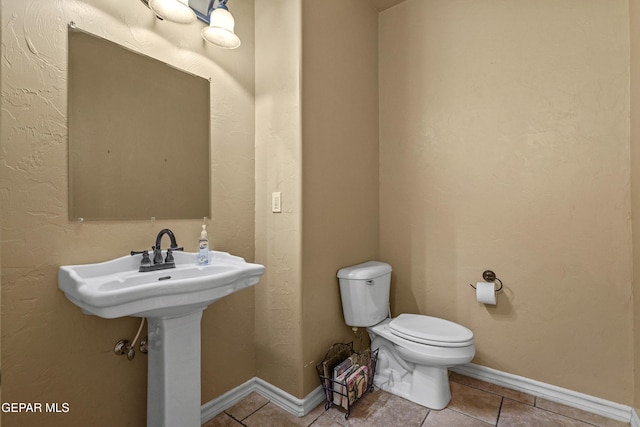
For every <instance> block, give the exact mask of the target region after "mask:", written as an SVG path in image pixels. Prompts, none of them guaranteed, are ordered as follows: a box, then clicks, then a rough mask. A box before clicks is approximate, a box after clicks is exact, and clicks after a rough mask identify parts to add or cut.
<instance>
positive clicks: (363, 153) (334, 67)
mask: <svg viewBox="0 0 640 427" xmlns="http://www.w3.org/2000/svg"><path fill="white" fill-rule="evenodd" d="M302 11H303V13H302V17H303V18H302V21H303V30H302V40H303V43H302V52H303V61H302V64H303V79H302V80H303V85H302V87H303V95H302V100H303V102H302V123H303V131H302V135H303V138H302V140H303V144H302V147H303V148H302V153H303V154H302V158H303V163H302V164H303V174H302V188H303V202H302V207H303V208H302V211H303V218H302V223H303V227H302V230H303V246H302V247H303V250H302V253H303V256H302V270H303V274H302V314H303V316H302V322H303V337H302V345H303V352H304V354H303V360H304V394H307V393H309V392H311V391H312V390H313V389H314V388H315V387H317V386H318V384H319V380H318V377H317V374H316V370H315V365H316V364H317V363H318V362H319V361H320V360H321V359H322V357H323V356H324V354H325V352H326V350H327V348H328V347H329V346H330V345H331V344H333V343H335V342H348V341H351V340H353V341H355V342H354V344H355V345H356V346H358V345H362V346H368V338H367V337H366V332H365V331H364V330H363V331H362V333H363V334H364V337H365V339H364V341H363V342H362V343H359V342H358V341H357V340H356V339H355V337H354V335H353V333H352V332H351V329H350V328H348V327H347V326H346V325H345V323H344V317H343V315H342V306H341V301H340V289H339V287H338V280H337V279H336V272H337V271H338V270H339V269H340V268H341V267H344V266H347V265H353V264H356V263H358V262H363V261H368V260H371V259H377V257H378V244H379V242H378V240H379V239H378V237H379V236H378V226H379V221H378V127H377V122H378V72H377V70H378V13H377V11H376V10H375V9H374V8H373V7H372V6H371V4H370V3H369V2H368V1H367V0H358V1H348V2H344V1H341V0H330V1H323V2H318V1H305V2H303V8H302Z"/></svg>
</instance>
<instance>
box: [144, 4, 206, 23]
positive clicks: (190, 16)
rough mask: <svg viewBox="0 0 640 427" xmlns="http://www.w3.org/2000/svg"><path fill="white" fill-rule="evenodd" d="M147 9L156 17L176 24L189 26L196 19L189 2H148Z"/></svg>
mask: <svg viewBox="0 0 640 427" xmlns="http://www.w3.org/2000/svg"><path fill="white" fill-rule="evenodd" d="M149 9H151V10H153V13H155V14H156V16H158V17H160V18H162V19H166V20H167V21H171V22H176V23H178V24H191V23H192V22H196V19H197V17H196V13H195V12H194V11H193V9H191V8H190V7H189V0H149Z"/></svg>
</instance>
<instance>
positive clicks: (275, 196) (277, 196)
mask: <svg viewBox="0 0 640 427" xmlns="http://www.w3.org/2000/svg"><path fill="white" fill-rule="evenodd" d="M271 212H274V213H280V212H282V194H281V193H280V192H279V191H274V192H273V193H271Z"/></svg>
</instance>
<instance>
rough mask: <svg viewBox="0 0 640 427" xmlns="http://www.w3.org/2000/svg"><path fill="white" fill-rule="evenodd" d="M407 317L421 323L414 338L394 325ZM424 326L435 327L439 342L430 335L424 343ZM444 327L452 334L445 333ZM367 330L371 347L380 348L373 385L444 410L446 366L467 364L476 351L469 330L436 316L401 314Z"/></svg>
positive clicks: (447, 398) (447, 395) (426, 331)
mask: <svg viewBox="0 0 640 427" xmlns="http://www.w3.org/2000/svg"><path fill="white" fill-rule="evenodd" d="M408 318H409V319H411V321H413V322H414V323H421V322H422V323H424V325H423V328H421V329H420V330H415V332H416V334H417V335H418V337H417V338H415V339H411V338H405V337H403V336H402V335H400V334H399V333H398V331H397V330H396V329H395V328H394V324H396V323H398V321H400V322H401V323H402V322H403V321H406V320H407V319H408ZM426 326H428V327H433V328H434V329H432V331H433V332H434V333H435V334H436V335H439V336H438V338H439V339H440V341H436V340H434V339H432V338H431V337H430V338H429V339H428V341H430V343H428V344H427V343H425V342H424V341H427V340H425V339H424V338H421V336H423V335H428V334H429V332H430V330H429V329H427V328H426ZM439 326H442V328H440V327H439ZM456 327H458V328H459V329H458V328H456ZM443 329H447V330H449V331H451V334H450V335H448V336H444V335H443V334H442V333H441V331H442V330H443ZM367 332H368V333H369V337H370V338H371V348H378V349H380V350H379V352H378V365H377V369H376V374H375V377H374V384H375V385H376V386H377V387H380V388H381V389H383V390H385V391H388V392H389V393H392V394H395V395H397V396H400V397H403V398H405V399H408V400H410V401H412V402H415V403H417V404H419V405H423V406H426V407H428V408H431V409H443V408H444V407H446V406H447V404H448V403H449V401H450V400H451V391H450V387H449V376H448V371H447V368H449V367H452V366H456V365H462V364H464V363H469V362H470V361H471V359H473V356H474V355H475V351H476V350H475V345H474V341H473V333H472V332H471V331H470V330H469V329H467V328H465V327H464V326H460V325H458V324H456V323H453V322H449V321H447V320H443V319H439V318H436V317H430V316H422V315H416V314H401V315H399V316H398V317H396V318H395V319H389V318H387V319H385V320H383V321H382V322H380V323H378V324H377V325H375V326H371V327H368V328H367ZM421 341H422V342H421Z"/></svg>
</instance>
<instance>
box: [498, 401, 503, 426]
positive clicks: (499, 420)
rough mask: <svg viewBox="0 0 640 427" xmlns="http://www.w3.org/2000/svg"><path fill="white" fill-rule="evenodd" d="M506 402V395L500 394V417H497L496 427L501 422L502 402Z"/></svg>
mask: <svg viewBox="0 0 640 427" xmlns="http://www.w3.org/2000/svg"><path fill="white" fill-rule="evenodd" d="M503 403H504V396H500V406H498V417H497V418H496V427H498V424H500V415H501V414H502V404H503Z"/></svg>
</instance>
